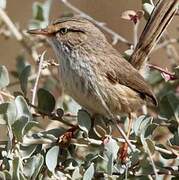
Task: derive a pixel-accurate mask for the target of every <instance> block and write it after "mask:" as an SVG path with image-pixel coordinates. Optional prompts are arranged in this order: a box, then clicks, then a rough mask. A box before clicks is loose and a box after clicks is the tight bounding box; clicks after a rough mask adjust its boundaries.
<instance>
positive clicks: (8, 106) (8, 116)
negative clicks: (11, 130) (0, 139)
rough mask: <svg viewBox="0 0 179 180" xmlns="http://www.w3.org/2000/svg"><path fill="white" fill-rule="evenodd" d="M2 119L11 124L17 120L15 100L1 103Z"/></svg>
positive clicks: (0, 114) (0, 116) (0, 112)
mask: <svg viewBox="0 0 179 180" xmlns="http://www.w3.org/2000/svg"><path fill="white" fill-rule="evenodd" d="M0 119H3V120H4V121H5V122H6V123H7V124H8V125H9V126H11V125H12V124H13V123H14V122H15V120H16V106H15V104H14V102H7V103H2V104H0Z"/></svg>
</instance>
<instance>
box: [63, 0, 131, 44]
mask: <svg viewBox="0 0 179 180" xmlns="http://www.w3.org/2000/svg"><path fill="white" fill-rule="evenodd" d="M61 1H62V2H63V3H64V4H65V5H66V6H67V7H68V8H70V9H71V10H73V11H74V12H76V13H78V14H80V15H81V16H83V17H86V18H88V19H89V20H90V21H92V22H93V23H95V24H96V25H97V26H98V27H100V28H101V29H103V30H104V31H105V32H107V33H108V34H110V35H111V36H112V38H113V44H114V45H115V44H116V43H117V42H118V41H121V42H123V43H125V44H127V45H128V46H130V45H131V43H130V42H129V41H128V40H126V39H125V38H124V37H122V36H121V35H119V34H118V33H116V32H114V31H113V30H112V29H110V28H108V27H107V26H105V24H104V23H102V22H99V21H96V20H95V19H93V18H92V17H91V16H90V15H88V14H86V13H84V12H83V11H81V10H80V9H78V8H77V7H75V6H73V5H72V4H71V3H69V2H68V1H67V0H61Z"/></svg>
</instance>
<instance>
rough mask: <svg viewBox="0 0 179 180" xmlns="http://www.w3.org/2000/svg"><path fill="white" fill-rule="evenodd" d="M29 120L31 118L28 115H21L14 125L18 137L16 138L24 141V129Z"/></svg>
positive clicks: (14, 131) (13, 129)
mask: <svg viewBox="0 0 179 180" xmlns="http://www.w3.org/2000/svg"><path fill="white" fill-rule="evenodd" d="M28 121H29V120H28V118H27V117H25V116H21V117H20V118H19V119H17V120H16V121H15V122H14V124H13V125H12V131H13V134H14V135H15V137H16V140H18V141H22V138H23V136H24V129H25V127H26V125H27V124H28Z"/></svg>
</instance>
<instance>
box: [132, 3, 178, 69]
mask: <svg viewBox="0 0 179 180" xmlns="http://www.w3.org/2000/svg"><path fill="white" fill-rule="evenodd" d="M178 3H179V0H159V2H158V3H157V5H156V7H155V8H154V10H153V12H152V14H151V17H150V18H149V20H148V22H147V24H146V26H145V28H144V30H143V32H142V34H141V36H140V38H139V42H138V44H137V46H136V48H135V50H134V52H133V54H132V56H131V59H130V61H131V64H132V65H133V66H134V67H135V68H136V69H138V70H140V69H141V68H142V67H143V65H144V62H145V60H146V58H147V57H148V56H149V55H150V53H151V51H152V49H153V48H154V46H155V45H156V43H157V42H158V40H159V38H160V37H161V35H162V33H163V32H164V31H165V29H166V28H167V26H168V25H169V23H170V22H171V20H172V19H173V17H174V15H175V13H176V12H177V7H178Z"/></svg>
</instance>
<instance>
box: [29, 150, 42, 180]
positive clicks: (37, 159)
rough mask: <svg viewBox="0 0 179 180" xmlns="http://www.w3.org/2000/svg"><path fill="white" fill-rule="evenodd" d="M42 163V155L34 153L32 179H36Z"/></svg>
mask: <svg viewBox="0 0 179 180" xmlns="http://www.w3.org/2000/svg"><path fill="white" fill-rule="evenodd" d="M43 163H44V157H43V156H42V155H41V154H38V155H36V164H35V167H36V168H35V171H34V174H33V176H32V179H36V178H37V176H38V175H39V172H40V170H41V168H42V166H43Z"/></svg>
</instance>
